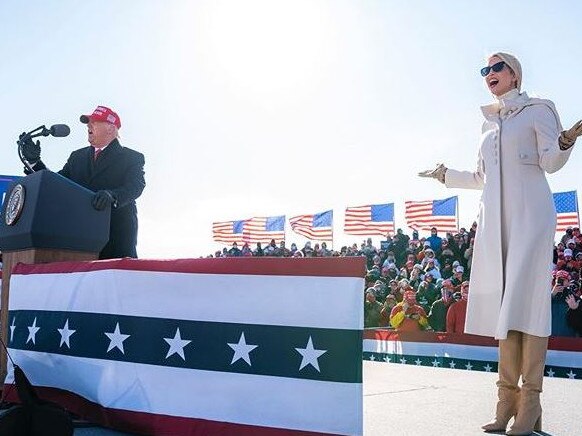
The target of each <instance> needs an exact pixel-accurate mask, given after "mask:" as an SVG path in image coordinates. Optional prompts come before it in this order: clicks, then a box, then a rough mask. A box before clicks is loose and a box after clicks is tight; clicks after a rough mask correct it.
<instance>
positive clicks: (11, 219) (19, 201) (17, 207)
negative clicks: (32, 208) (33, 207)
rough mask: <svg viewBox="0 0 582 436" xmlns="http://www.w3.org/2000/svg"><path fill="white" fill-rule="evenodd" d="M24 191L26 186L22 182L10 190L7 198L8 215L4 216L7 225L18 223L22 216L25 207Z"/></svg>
mask: <svg viewBox="0 0 582 436" xmlns="http://www.w3.org/2000/svg"><path fill="white" fill-rule="evenodd" d="M24 192H25V191H24V186H22V185H21V184H20V183H19V184H18V185H16V186H15V187H14V188H13V189H12V191H10V195H9V196H8V199H7V200H6V215H5V216H4V222H5V223H6V225H7V226H12V225H14V224H16V221H18V218H20V214H21V213H22V209H23V208H24Z"/></svg>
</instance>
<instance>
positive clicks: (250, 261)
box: [13, 257, 366, 278]
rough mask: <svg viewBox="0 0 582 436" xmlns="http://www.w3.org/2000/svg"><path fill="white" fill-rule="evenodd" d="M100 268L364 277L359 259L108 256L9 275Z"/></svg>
mask: <svg viewBox="0 0 582 436" xmlns="http://www.w3.org/2000/svg"><path fill="white" fill-rule="evenodd" d="M103 270H123V271H148V272H176V273H192V274H193V273H198V274H237V275H261V276H314V277H358V278H360V277H364V275H365V271H366V266H365V261H364V259H361V258H349V257H343V258H333V259H331V258H315V259H281V258H276V257H262V258H244V257H243V258H229V259H228V260H227V261H225V260H224V259H195V260H193V259H177V260H144V259H112V260H101V261H99V262H58V263H46V264H37V265H26V264H23V263H19V264H18V265H16V266H15V269H14V271H13V274H18V275H25V274H55V273H72V272H90V271H103Z"/></svg>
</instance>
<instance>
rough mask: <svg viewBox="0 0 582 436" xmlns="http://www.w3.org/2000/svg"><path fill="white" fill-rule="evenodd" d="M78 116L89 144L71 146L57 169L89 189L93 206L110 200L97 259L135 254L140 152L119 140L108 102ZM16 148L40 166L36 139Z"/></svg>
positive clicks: (114, 115)
mask: <svg viewBox="0 0 582 436" xmlns="http://www.w3.org/2000/svg"><path fill="white" fill-rule="evenodd" d="M81 122H82V123H84V124H87V133H88V140H89V144H90V146H88V147H84V148H81V149H79V150H75V151H73V152H72V153H71V155H70V156H69V159H68V160H67V163H66V164H65V166H64V167H63V169H62V170H60V171H59V174H61V175H63V176H65V177H67V178H68V179H70V180H72V181H74V182H75V183H77V184H79V185H81V186H84V187H85V188H87V189H90V190H91V191H94V192H95V195H94V197H93V202H92V204H93V207H94V208H95V209H96V210H104V209H106V208H107V206H111V228H110V233H109V241H108V242H107V245H105V247H104V248H103V250H101V252H100V253H99V259H115V258H120V257H137V251H136V245H137V228H138V225H137V207H136V204H135V200H136V199H137V198H138V197H139V196H140V195H141V193H142V192H143V189H144V187H145V178H144V170H143V167H144V163H145V160H144V156H143V154H141V153H139V152H137V151H135V150H132V149H130V148H127V147H122V146H121V144H120V143H119V140H118V137H119V134H118V132H119V129H120V128H121V120H120V118H119V115H117V113H115V112H114V111H113V110H111V109H110V108H108V107H105V106H97V108H96V109H95V110H94V111H93V113H92V114H90V115H81ZM22 154H23V156H24V158H25V159H26V160H27V161H28V162H29V163H30V164H31V166H32V169H33V170H34V171H40V170H43V169H46V166H45V164H44V163H43V162H42V160H41V159H40V145H39V143H38V142H36V143H35V142H33V141H28V142H27V143H25V144H24V145H23V147H22ZM25 172H27V171H25Z"/></svg>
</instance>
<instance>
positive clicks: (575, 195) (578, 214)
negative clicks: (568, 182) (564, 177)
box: [574, 189, 580, 227]
mask: <svg viewBox="0 0 582 436" xmlns="http://www.w3.org/2000/svg"><path fill="white" fill-rule="evenodd" d="M574 198H575V199H576V215H577V216H578V227H580V209H578V190H577V189H574Z"/></svg>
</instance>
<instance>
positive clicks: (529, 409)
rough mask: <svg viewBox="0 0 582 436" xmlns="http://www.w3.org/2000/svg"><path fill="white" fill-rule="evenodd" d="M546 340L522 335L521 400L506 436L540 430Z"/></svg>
mask: <svg viewBox="0 0 582 436" xmlns="http://www.w3.org/2000/svg"><path fill="white" fill-rule="evenodd" d="M547 350H548V338H547V337H546V338H543V337H539V336H533V335H528V334H525V333H524V334H523V339H522V351H521V352H522V369H521V372H522V375H521V378H522V384H521V396H520V397H521V398H520V400H519V407H518V409H517V416H516V418H515V422H514V423H513V425H512V426H511V428H510V429H509V430H508V432H507V434H508V435H527V434H531V433H532V432H533V431H534V430H541V429H542V406H541V404H540V393H541V392H542V383H543V380H544V368H545V364H546V352H547Z"/></svg>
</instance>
